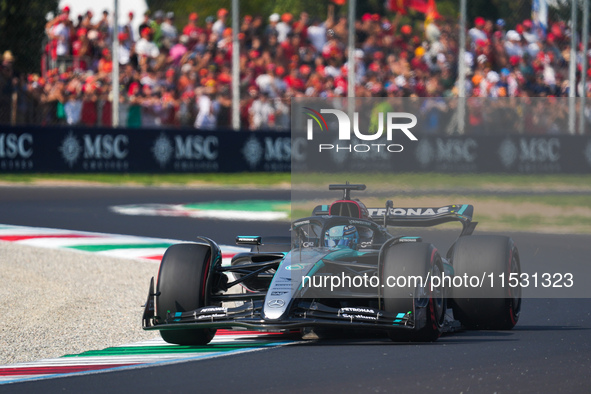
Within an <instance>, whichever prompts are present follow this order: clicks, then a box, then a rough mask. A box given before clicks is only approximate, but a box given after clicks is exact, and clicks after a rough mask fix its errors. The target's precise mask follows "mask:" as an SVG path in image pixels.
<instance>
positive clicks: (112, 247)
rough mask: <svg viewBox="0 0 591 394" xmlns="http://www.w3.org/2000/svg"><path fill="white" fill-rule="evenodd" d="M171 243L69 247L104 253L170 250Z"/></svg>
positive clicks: (69, 247)
mask: <svg viewBox="0 0 591 394" xmlns="http://www.w3.org/2000/svg"><path fill="white" fill-rule="evenodd" d="M172 245H173V244H171V243H157V244H112V245H107V244H105V245H76V246H68V247H67V248H68V249H76V250H82V251H85V252H104V251H107V250H117V249H151V248H168V247H170V246H172Z"/></svg>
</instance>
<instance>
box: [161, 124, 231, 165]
mask: <svg viewBox="0 0 591 394" xmlns="http://www.w3.org/2000/svg"><path fill="white" fill-rule="evenodd" d="M152 153H153V154H154V158H155V159H156V161H157V162H158V164H160V167H161V168H165V167H166V166H167V165H168V163H169V162H170V161H171V160H172V161H173V168H174V169H175V170H180V171H195V170H217V169H218V168H219V165H218V162H217V158H218V155H219V139H218V137H217V136H213V135H208V136H202V135H175V136H173V140H172V141H171V139H170V138H169V137H167V136H166V134H164V133H162V134H160V136H159V137H158V138H156V140H155V141H154V144H153V145H152Z"/></svg>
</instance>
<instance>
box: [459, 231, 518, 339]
mask: <svg viewBox="0 0 591 394" xmlns="http://www.w3.org/2000/svg"><path fill="white" fill-rule="evenodd" d="M452 265H453V267H454V273H455V276H464V275H467V276H468V277H471V276H477V277H479V278H481V277H482V276H483V274H484V275H486V281H485V284H484V285H483V286H482V287H479V288H465V287H461V288H457V287H454V289H453V301H454V308H453V311H454V318H456V319H457V320H459V321H460V322H461V323H462V324H463V325H464V326H465V327H466V328H470V329H485V330H487V329H488V330H510V329H512V328H513V327H514V326H515V324H517V321H518V320H519V314H520V312H521V287H520V286H517V287H511V286H508V278H509V275H511V274H512V273H513V274H517V277H518V278H519V277H520V275H521V266H520V263H519V252H518V251H517V247H516V246H515V244H514V243H513V240H512V239H511V238H509V237H504V236H498V235H480V236H468V237H462V238H460V239H459V240H458V241H457V242H456V244H455V246H454V249H453V253H452ZM489 275H492V280H493V284H494V285H495V286H490V281H489V279H488V278H489ZM500 275H504V276H505V286H504V287H502V286H500V279H499V278H500Z"/></svg>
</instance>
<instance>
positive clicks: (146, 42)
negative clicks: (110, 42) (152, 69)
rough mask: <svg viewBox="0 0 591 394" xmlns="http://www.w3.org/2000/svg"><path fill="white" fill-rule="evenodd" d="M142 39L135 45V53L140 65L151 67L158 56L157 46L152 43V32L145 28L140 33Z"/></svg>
mask: <svg viewBox="0 0 591 394" xmlns="http://www.w3.org/2000/svg"><path fill="white" fill-rule="evenodd" d="M141 33H142V34H141V35H142V38H140V39H139V40H138V42H137V43H136V44H135V52H136V53H137V55H138V61H139V64H140V65H142V66H143V65H152V64H153V63H154V62H153V60H155V59H156V58H157V57H158V56H159V55H160V50H159V49H158V46H157V45H156V44H155V43H154V42H153V41H152V30H151V29H150V28H149V27H146V28H145V29H144V30H142V32H141Z"/></svg>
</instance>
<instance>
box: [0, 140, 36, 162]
mask: <svg viewBox="0 0 591 394" xmlns="http://www.w3.org/2000/svg"><path fill="white" fill-rule="evenodd" d="M32 156H33V135H32V134H30V133H22V134H16V133H8V134H6V133H1V134H0V170H30V169H32V168H33V160H32Z"/></svg>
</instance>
